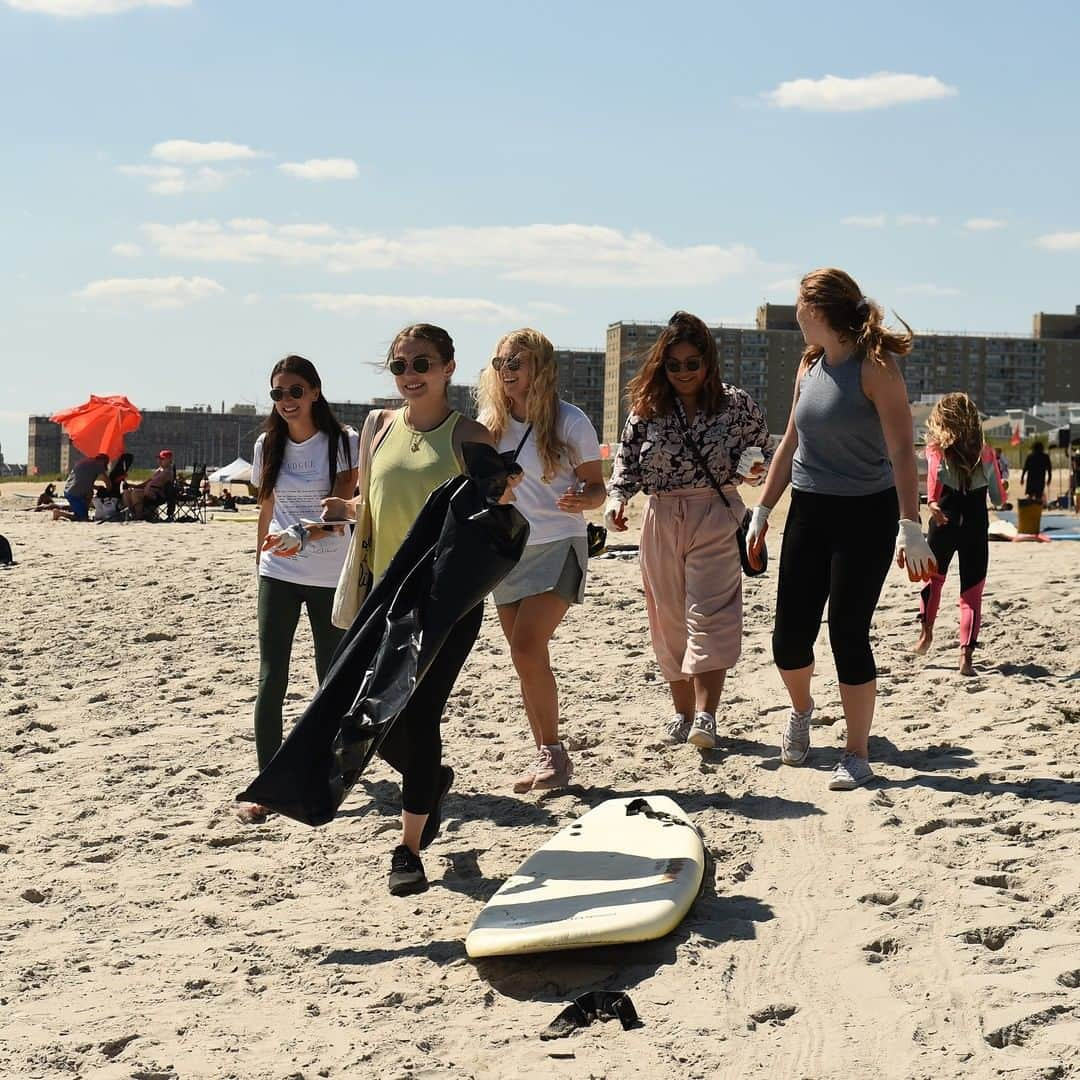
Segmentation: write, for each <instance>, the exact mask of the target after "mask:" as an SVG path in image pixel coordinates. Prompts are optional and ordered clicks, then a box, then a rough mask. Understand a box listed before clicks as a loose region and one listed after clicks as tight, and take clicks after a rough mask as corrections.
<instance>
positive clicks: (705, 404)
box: [605, 311, 771, 750]
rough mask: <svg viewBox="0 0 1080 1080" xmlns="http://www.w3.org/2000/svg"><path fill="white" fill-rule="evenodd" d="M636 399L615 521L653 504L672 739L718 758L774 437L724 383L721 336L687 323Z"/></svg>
mask: <svg viewBox="0 0 1080 1080" xmlns="http://www.w3.org/2000/svg"><path fill="white" fill-rule="evenodd" d="M628 395H629V399H630V415H629V416H628V417H627V420H626V426H625V427H624V429H623V434H622V441H621V443H620V444H619V449H618V452H617V454H616V457H615V467H614V471H613V472H612V476H611V481H610V482H609V484H608V495H609V500H608V504H607V512H606V514H605V521H606V522H607V525H608V528H610V529H613V530H615V531H616V532H625V531H626V528H627V523H626V504H627V502H629V500H630V499H631V498H632V497H633V496H634V495H635V494H636V493H637V492H639V491H642V492H644V493H645V494H647V495H648V496H649V498H648V499H647V501H646V503H645V513H644V516H643V518H642V523H641V547H640V562H641V576H642V580H643V582H644V585H645V602H646V606H647V608H648V612H649V628H650V630H651V636H652V642H653V649H654V651H655V653H656V660H657V663H658V664H659V665H660V671H661V674H662V675H663V677H664V679H665V680H666V681H667V683H668V685H669V687H670V689H671V698H672V702H673V703H674V709H675V715H674V717H673V718H672V719H671V721H670V722H669V723H668V727H667V733H668V737H669V739H670V740H671V741H672V742H674V743H685V742H689V743H691V744H692V745H694V746H697V747H699V748H701V749H704V750H708V749H712V748H714V747H715V746H716V745H717V741H718V740H717V735H716V708H717V705H718V704H719V701H720V693H721V691H722V690H723V686H724V678H725V676H726V674H727V671H728V669H729V668H730V667H732V666H733V665H734V664H735V662H736V661H737V660H738V658H739V653H740V650H741V645H742V564H741V561H740V557H739V547H738V541H737V538H736V531H737V528H738V526H739V524H740V523H741V522H742V518H743V514H744V513H745V508H744V507H743V504H742V500H741V499H740V498H739V495H738V492H737V491H736V487H735V485H736V484H738V483H751V484H757V483H760V482H761V481H762V480H763V479H764V462H765V461H767V460H768V458H769V457H770V456H771V455H770V452H769V432H768V428H767V427H766V426H765V418H764V416H763V415H762V413H761V410H760V409H759V408H758V406H757V404H756V403H755V402H754V400H753V399H752V398H751V397H750V395H749V394H747V393H746V391H745V390H741V389H740V388H739V387H737V386H732V385H730V384H728V383H725V382H723V380H722V379H721V378H720V363H719V359H718V357H717V351H716V340H715V339H714V338H713V335H712V332H711V331H710V330H709V328H708V327H707V326H706V325H705V323H703V322H702V321H701V320H700V319H698V318H696V317H695V316H694V315H690V314H688V313H687V312H685V311H677V312H676V313H675V314H674V315H673V316H672V317H671V320H670V321H669V322H668V324H667V326H666V327H665V328H664V330H663V332H662V333H661V334H660V336H659V337H658V338H657V340H656V344H655V345H653V347H652V348H651V349H650V350H649V353H648V355H647V356H646V357H645V360H644V362H643V363H642V365H641V370H640V371H639V372H638V373H637V375H636V376H635V377H634V378H633V379H631V381H630V385H629V387H628ZM717 487H719V488H720V489H721V490H723V492H724V496H725V498H726V499H727V502H728V504H729V505H725V504H724V501H723V499H721V498H720V495H719V494H718V492H717V490H716V489H717Z"/></svg>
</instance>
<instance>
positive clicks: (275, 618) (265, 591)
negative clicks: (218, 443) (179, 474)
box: [237, 356, 358, 824]
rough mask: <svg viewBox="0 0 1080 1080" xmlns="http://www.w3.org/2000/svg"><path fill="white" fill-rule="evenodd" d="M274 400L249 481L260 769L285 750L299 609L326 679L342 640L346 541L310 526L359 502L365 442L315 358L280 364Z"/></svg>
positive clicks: (248, 806) (249, 815) (255, 818)
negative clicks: (340, 599)
mask: <svg viewBox="0 0 1080 1080" xmlns="http://www.w3.org/2000/svg"><path fill="white" fill-rule="evenodd" d="M270 398H271V400H272V401H273V403H274V407H273V411H272V412H271V413H270V415H269V416H268V417H267V418H266V423H265V424H264V425H263V430H262V434H261V435H259V438H258V439H257V440H256V442H255V455H254V460H253V462H252V465H251V482H252V484H254V485H255V486H256V487H257V488H258V490H259V524H258V543H257V545H256V556H255V557H256V561H257V564H258V568H259V608H258V611H259V616H258V618H259V691H258V695H257V697H256V699H255V749H256V752H257V753H258V756H259V768H260V769H262V768H264V767H265V766H266V765H267V764H268V763H269V761H270V759H271V758H272V757H273V756H274V754H275V753H277V749H278V747H279V746H280V745H281V707H282V702H284V700H285V691H286V690H287V689H288V686H289V661H290V659H291V657H292V645H293V637H294V635H295V633H296V626H297V623H298V622H299V620H300V609H301V607H306V608H307V617H308V622H309V623H310V625H311V636H312V637H313V638H314V641H315V671H316V673H317V675H318V677H319V681H320V682H322V680H323V677H324V676H325V674H326V671H327V669H328V668H329V667H330V660H331V657H332V656H333V655H334V650H335V649H336V648H337V646H338V642H339V641H340V640H341V637H342V634H343V633H344V631H341V630H338V629H337V628H336V627H335V626H334V625H333V623H332V622H331V621H330V611H331V608H332V607H333V602H334V588H335V586H336V585H337V580H338V577H339V576H340V574H341V567H342V565H343V564H344V562H345V554H346V551H347V550H348V540H347V538H346V537H345V536H344V535H342V533H341V531H340V530H324V529H307V530H305V529H304V526H303V524H302V522H303V521H304V520H306V519H312V518H318V517H319V516H320V515H321V513H322V501H323V499H325V498H326V497H327V496H328V495H333V496H337V497H339V498H342V499H345V498H351V497H352V495H353V492H354V491H355V490H356V477H357V444H358V437H357V434H356V432H355V431H354V430H353V429H352V428H348V427H342V425H341V424H339V423H338V421H337V418H336V417H335V416H334V412H333V410H332V409H331V408H330V405H329V403H328V402H327V400H326V398H325V397H323V393H322V383H321V381H320V379H319V373H318V372H317V371H316V370H315V365H314V364H312V363H311V361H310V360H305V359H304V357H302V356H286V357H285V359H284V360H279V361H278V362H277V363H276V364H275V365H274V369H273V371H271V373H270ZM237 814H238V815H239V817H240V819H241V820H242V821H245V822H248V823H252V824H254V823H257V822H260V821H262V820H264V819H265V818H266V815H267V810H266V808H265V807H263V806H260V805H259V804H257V803H240V804H239V805H238V807H237Z"/></svg>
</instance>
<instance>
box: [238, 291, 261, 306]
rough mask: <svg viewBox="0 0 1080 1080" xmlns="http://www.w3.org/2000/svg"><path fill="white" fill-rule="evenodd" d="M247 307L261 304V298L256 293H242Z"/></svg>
mask: <svg viewBox="0 0 1080 1080" xmlns="http://www.w3.org/2000/svg"><path fill="white" fill-rule="evenodd" d="M243 302H244V303H245V304H246V305H247V306H248V307H252V306H254V305H255V304H261V303H262V297H261V296H260V295H259V294H258V293H257V292H249V293H244V301H243Z"/></svg>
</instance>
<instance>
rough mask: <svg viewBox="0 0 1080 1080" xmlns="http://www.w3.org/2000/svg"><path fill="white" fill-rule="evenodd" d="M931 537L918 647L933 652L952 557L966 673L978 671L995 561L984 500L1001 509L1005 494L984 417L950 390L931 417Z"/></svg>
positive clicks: (928, 456)
mask: <svg viewBox="0 0 1080 1080" xmlns="http://www.w3.org/2000/svg"><path fill="white" fill-rule="evenodd" d="M926 463H927V474H926V505H927V508H928V509H929V511H930V515H931V521H930V529H929V533H928V535H927V538H926V539H927V541H928V542H929V544H930V550H931V551H932V552H933V553H934V558H935V560H936V561H937V570H936V571H935V572H934V573H933V574H932V575H931V577H930V581H929V583H928V584H927V585H926V586H925V587H924V588H923V591H922V596H921V600H920V603H919V619H920V621H921V622H922V633H921V634H920V635H919V640H918V643H917V644H916V645H915V652H916V653H918V654H919V655H920V656H921V655H924V654H925V653H927V652H929V651H930V646H931V644H932V643H933V640H934V619H935V618H936V617H937V612H938V607H939V605H940V604H941V590H942V587H943V586H944V584H945V575H946V574H948V572H949V563H950V562H951V561H952V557H953V555H957V556H958V557H959V560H960V674H961V675H974V674H975V668H974V666H973V664H972V654H973V653H974V651H975V647H976V645H977V644H978V639H979V625H980V623H981V621H982V594H983V588H984V587H985V585H986V569H987V566H988V565H989V561H990V543H989V540H988V539H987V529H988V528H989V525H990V518H989V515H988V514H987V512H986V497H987V495H989V496H990V500H991V501H992V502H993V503H994V505H995V506H1000V505H1001V504H1002V503H1003V502H1004V501H1005V492H1004V489H1003V484H1002V481H1001V476H1000V474H999V473H998V470H997V462H996V459H995V456H994V452H993V450H991V449H990V447H988V446H987V445H986V444H985V443H984V442H983V432H982V419H981V417H980V416H979V410H978V409H977V408H976V407H975V403H974V402H973V401H972V400H971V398H969V397H968V396H967V394H946V395H945V396H944V397H943V398H942V399H941V400H940V401H939V402H938V403H937V404H936V405H935V406H934V408H933V410H932V411H931V413H930V416H929V417H928V418H927V421H926Z"/></svg>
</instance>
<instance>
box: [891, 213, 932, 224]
mask: <svg viewBox="0 0 1080 1080" xmlns="http://www.w3.org/2000/svg"><path fill="white" fill-rule="evenodd" d="M940 220H941V219H940V218H936V217H933V216H927V215H925V214H901V215H900V216H899V217H897V219H896V224H897V225H937V224H938V223H939V221H940Z"/></svg>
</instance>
